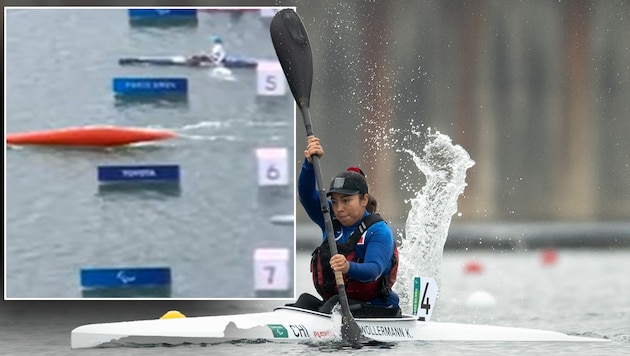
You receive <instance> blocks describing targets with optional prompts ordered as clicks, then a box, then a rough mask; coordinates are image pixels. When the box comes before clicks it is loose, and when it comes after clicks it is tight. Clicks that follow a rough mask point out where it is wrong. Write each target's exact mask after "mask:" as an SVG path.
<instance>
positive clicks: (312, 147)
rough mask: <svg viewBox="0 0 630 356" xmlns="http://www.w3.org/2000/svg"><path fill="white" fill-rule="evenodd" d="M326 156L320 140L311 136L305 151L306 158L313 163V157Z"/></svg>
mask: <svg viewBox="0 0 630 356" xmlns="http://www.w3.org/2000/svg"><path fill="white" fill-rule="evenodd" d="M323 155H324V148H323V147H322V145H321V144H320V143H319V138H317V137H315V136H309V137H308V140H307V146H306V150H304V157H306V160H308V162H309V163H313V158H312V157H313V156H318V157H319V158H322V156H323Z"/></svg>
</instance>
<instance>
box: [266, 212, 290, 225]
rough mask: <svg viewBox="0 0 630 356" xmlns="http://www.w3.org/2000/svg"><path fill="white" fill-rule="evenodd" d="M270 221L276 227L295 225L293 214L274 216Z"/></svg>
mask: <svg viewBox="0 0 630 356" xmlns="http://www.w3.org/2000/svg"><path fill="white" fill-rule="evenodd" d="M269 221H270V222H271V223H272V224H274V225H293V223H294V222H295V216H294V215H293V214H286V215H274V216H272V217H271V219H269Z"/></svg>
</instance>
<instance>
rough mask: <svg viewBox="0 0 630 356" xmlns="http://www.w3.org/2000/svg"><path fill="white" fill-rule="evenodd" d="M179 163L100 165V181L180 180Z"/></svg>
mask: <svg viewBox="0 0 630 356" xmlns="http://www.w3.org/2000/svg"><path fill="white" fill-rule="evenodd" d="M179 179H180V173H179V165H176V164H164V165H116V166H99V167H98V181H99V182H101V183H107V182H113V183H116V182H179Z"/></svg>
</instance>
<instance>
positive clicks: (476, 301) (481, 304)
mask: <svg viewBox="0 0 630 356" xmlns="http://www.w3.org/2000/svg"><path fill="white" fill-rule="evenodd" d="M495 305H497V300H496V298H495V297H494V296H493V295H492V294H490V293H488V292H486V291H482V290H480V291H476V292H474V293H472V294H471V295H469V296H468V298H466V306H467V307H469V308H472V309H490V308H493V307H494V306H495Z"/></svg>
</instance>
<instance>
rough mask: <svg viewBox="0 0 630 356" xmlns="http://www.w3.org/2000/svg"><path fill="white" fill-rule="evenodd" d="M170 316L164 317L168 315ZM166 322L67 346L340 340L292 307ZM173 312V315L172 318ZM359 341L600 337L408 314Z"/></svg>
mask: <svg viewBox="0 0 630 356" xmlns="http://www.w3.org/2000/svg"><path fill="white" fill-rule="evenodd" d="M169 313H170V314H169ZM169 313H167V314H166V315H171V316H169V317H167V318H161V319H155V320H140V321H126V322H114V323H103V324H90V325H84V326H80V327H77V328H76V329H74V330H72V334H71V346H72V348H74V349H76V348H91V347H99V346H116V345H118V346H134V347H137V346H141V345H146V346H155V345H179V344H184V343H191V344H214V343H223V342H230V341H237V340H257V341H260V340H267V341H271V342H318V341H323V342H326V341H341V336H340V321H339V320H337V319H341V318H340V317H339V318H333V317H331V316H330V315H329V314H323V313H319V312H315V311H310V310H306V309H300V308H295V307H289V306H284V307H278V308H276V309H275V310H274V311H273V312H266V313H250V314H239V315H223V316H205V317H184V316H183V315H181V314H179V313H177V312H169ZM173 313H174V314H175V315H176V317H174V318H173V317H172V315H173ZM355 320H356V321H357V324H358V325H359V327H360V328H361V331H362V334H363V337H364V338H365V340H364V341H366V342H370V341H377V342H400V341H542V342H550V341H554V342H555V341H558V342H601V341H609V340H607V339H603V338H590V337H582V336H573V335H567V334H564V333H560V332H555V331H548V330H536V329H526V328H514V327H503V326H488V325H468V324H457V323H444V322H436V321H419V320H418V319H417V317H415V316H413V315H403V317H402V318H370V319H355Z"/></svg>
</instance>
